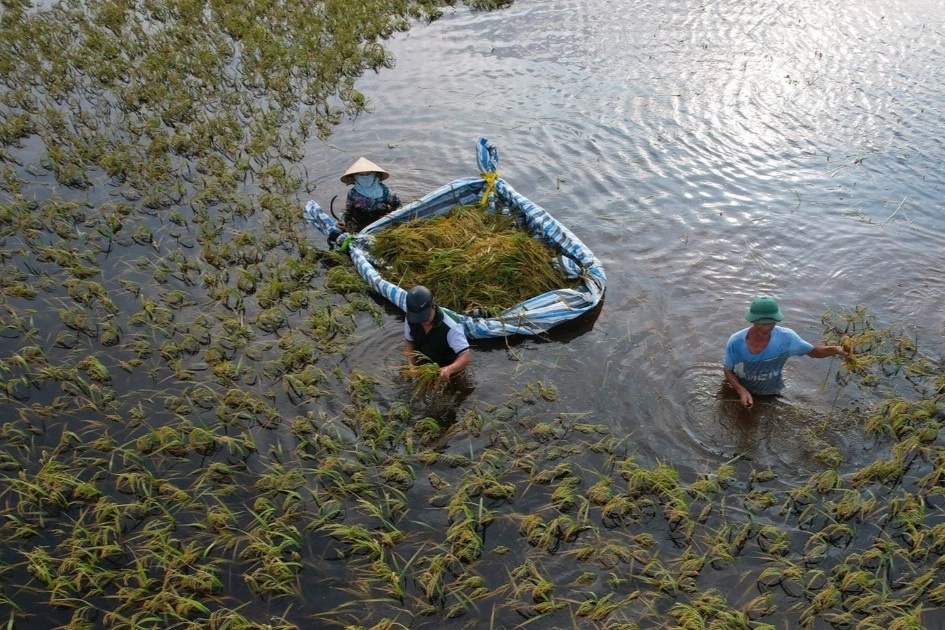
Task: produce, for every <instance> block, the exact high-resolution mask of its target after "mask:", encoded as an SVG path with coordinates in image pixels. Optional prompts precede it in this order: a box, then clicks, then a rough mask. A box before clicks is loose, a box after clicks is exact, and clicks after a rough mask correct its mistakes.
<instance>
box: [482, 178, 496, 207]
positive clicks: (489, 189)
mask: <svg viewBox="0 0 945 630" xmlns="http://www.w3.org/2000/svg"><path fill="white" fill-rule="evenodd" d="M479 176H480V177H482V178H483V179H484V180H486V190H485V192H483V193H482V201H480V202H479V203H480V204H481V205H483V206H484V205H486V202H488V201H489V195H491V194H492V193H494V192H495V180H497V179H499V174H498V173H479Z"/></svg>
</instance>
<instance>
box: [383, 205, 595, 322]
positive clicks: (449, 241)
mask: <svg viewBox="0 0 945 630" xmlns="http://www.w3.org/2000/svg"><path fill="white" fill-rule="evenodd" d="M371 253H372V254H373V255H374V256H375V257H376V258H377V259H378V260H380V261H382V263H383V264H384V265H386V267H387V271H386V275H387V276H388V277H389V278H392V279H393V280H394V281H395V282H397V283H398V284H400V285H402V286H414V285H418V284H422V285H424V286H426V287H428V288H429V289H430V290H431V291H433V294H434V295H435V296H436V297H437V301H438V302H439V303H440V304H442V305H443V306H445V307H446V308H449V309H451V310H454V311H457V312H461V313H473V312H476V311H479V312H480V313H486V314H489V315H496V314H498V313H501V312H502V311H504V310H506V309H508V308H510V307H512V306H515V305H516V304H518V303H520V302H524V301H525V300H527V299H529V298H533V297H535V296H537V295H541V294H542V293H546V292H548V291H553V290H555V289H560V288H563V287H574V286H577V285H578V283H577V282H574V281H566V280H564V279H563V278H562V277H561V275H560V274H559V273H558V272H557V271H556V270H555V268H554V267H553V266H552V264H551V261H552V258H554V256H555V255H556V254H557V252H555V251H554V250H552V249H551V248H550V247H549V246H548V245H546V244H545V243H543V242H542V241H540V240H538V239H535V238H533V237H532V236H531V234H529V232H528V231H526V230H525V229H523V228H520V227H518V226H516V224H515V220H514V218H513V217H512V216H510V215H506V214H500V213H497V212H488V211H486V210H485V209H484V208H482V207H481V206H472V205H470V206H456V207H455V208H453V209H452V210H450V211H449V212H447V213H446V214H444V215H442V216H439V217H435V218H432V219H427V220H424V221H410V222H407V223H403V224H400V225H397V226H394V227H392V228H389V229H387V230H384V231H383V232H381V233H380V234H378V235H377V239H376V241H375V242H374V244H373V245H372V247H371Z"/></svg>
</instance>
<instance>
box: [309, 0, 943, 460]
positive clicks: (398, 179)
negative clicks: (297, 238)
mask: <svg viewBox="0 0 945 630" xmlns="http://www.w3.org/2000/svg"><path fill="white" fill-rule="evenodd" d="M943 22H945V5H943V3H942V2H940V1H925V2H923V1H915V2H892V3H889V2H883V3H880V2H875V1H874V2H860V3H849V2H839V1H837V0H828V1H826V2H824V1H823V0H819V1H816V2H815V1H814V0H798V1H791V2H772V1H763V2H757V3H743V2H736V1H734V0H718V1H713V2H693V1H687V0H670V1H668V2H664V1H660V2H642V3H640V2H629V1H628V0H623V1H617V2H611V1H605V0H567V1H564V2H555V3H542V2H538V1H537V0H516V2H515V4H514V5H513V7H512V8H511V9H509V10H506V11H500V12H496V13H486V14H483V13H468V12H465V11H457V12H456V13H455V14H452V15H448V16H445V17H444V19H442V20H440V21H438V22H435V23H433V24H432V25H429V26H424V27H418V28H415V29H413V30H412V31H410V32H409V33H406V34H403V35H401V36H398V37H397V38H395V39H394V40H392V41H391V42H390V46H391V48H392V50H393V52H394V54H395V56H396V59H397V65H396V68H394V69H393V70H389V71H384V72H382V73H380V74H378V75H371V76H366V77H364V78H363V79H362V80H360V81H359V84H358V85H359V88H360V89H361V90H363V91H364V92H365V94H366V95H367V96H368V98H369V99H370V101H371V102H372V104H373V111H372V113H370V114H367V115H363V116H361V117H360V118H358V119H356V120H354V121H349V122H346V123H345V124H344V125H342V127H341V128H339V129H338V130H337V132H336V133H335V135H334V137H333V138H332V140H331V145H332V147H333V148H334V150H333V151H331V152H325V151H324V148H323V147H313V150H312V151H311V152H310V153H311V154H312V155H313V156H317V157H313V158H312V162H313V163H312V164H311V165H310V169H311V170H312V171H317V172H320V173H322V174H323V176H322V178H321V180H320V182H319V187H318V189H317V190H316V193H315V194H316V198H318V199H319V200H320V201H321V202H322V203H327V202H328V200H329V199H330V197H331V196H333V195H336V194H339V195H343V193H344V189H343V186H342V185H341V184H340V183H339V182H338V181H337V177H338V174H340V173H341V172H342V171H343V169H344V168H345V167H346V166H347V165H348V164H349V163H350V162H351V161H352V160H353V159H354V158H355V157H357V156H358V155H361V154H364V155H368V156H370V157H371V158H372V159H374V160H376V161H378V162H380V163H381V164H382V165H384V166H385V167H387V168H388V169H389V170H390V171H391V173H392V175H393V177H392V179H391V183H393V184H394V185H395V186H396V187H397V189H398V191H399V192H400V193H401V196H402V197H405V198H408V199H410V198H415V197H417V196H420V195H422V194H424V193H426V192H428V191H430V190H432V189H433V188H434V187H436V186H438V185H440V184H442V183H444V182H446V181H448V180H450V179H453V178H455V177H461V176H467V175H470V174H474V173H475V161H474V152H473V146H474V142H475V140H476V138H478V137H479V136H480V135H485V136H487V137H489V138H490V140H492V141H493V142H494V144H495V145H496V146H497V147H498V149H499V152H500V156H501V163H500V171H501V173H502V175H503V176H504V177H505V178H506V179H507V180H508V181H509V182H510V183H511V184H512V185H513V186H514V187H515V188H516V189H517V190H519V192H521V193H523V194H525V195H526V196H528V197H529V198H531V199H532V200H534V201H535V202H537V203H539V204H541V205H543V206H544V207H546V208H547V209H548V210H549V211H550V212H552V213H553V214H554V215H555V216H556V217H558V218H560V219H561V220H562V221H563V222H565V223H566V224H567V225H568V226H570V227H571V228H572V229H573V231H574V232H576V233H577V234H578V235H579V236H580V237H581V238H582V239H583V240H584V241H585V242H586V243H587V244H588V245H589V246H590V247H591V248H592V249H593V250H594V251H595V253H596V254H597V255H598V257H600V258H601V260H602V261H603V262H604V264H605V267H606V270H607V274H608V279H609V286H608V293H607V296H606V301H605V304H604V307H603V309H602V310H601V312H600V313H599V315H597V317H596V319H593V321H591V322H589V325H588V326H587V330H586V331H581V334H578V335H573V336H572V335H566V336H565V335H563V336H561V338H557V339H555V338H554V337H553V339H552V342H551V343H545V342H540V341H526V342H524V343H521V344H519V345H518V346H516V348H515V352H510V351H508V350H507V349H504V348H495V347H491V346H488V347H484V348H480V351H479V352H478V353H477V355H476V364H475V370H474V372H475V379H476V382H477V392H476V395H477V396H479V397H480V398H484V399H487V400H488V399H490V398H495V399H499V398H500V397H501V396H504V395H506V394H507V392H508V390H509V387H510V385H509V383H511V382H515V380H516V379H520V378H522V377H523V376H524V377H531V378H544V379H546V380H548V381H550V382H552V383H554V384H555V385H556V386H557V387H558V388H559V390H560V391H561V393H562V396H563V397H564V398H565V399H566V400H567V401H568V404H569V405H571V406H572V407H573V408H574V409H575V410H583V411H590V412H592V413H593V414H595V415H596V416H597V417H598V418H603V419H605V420H606V421H607V422H608V423H610V424H611V425H612V426H614V427H616V428H617V429H618V430H619V431H621V432H624V433H625V434H627V435H630V436H631V437H632V442H633V444H634V445H635V447H636V448H637V449H639V450H640V451H642V452H645V453H648V454H650V455H652V456H654V457H659V458H666V459H670V460H672V461H673V462H675V463H677V464H678V465H680V466H688V467H691V468H695V469H702V468H704V467H705V466H706V465H710V466H713V467H714V466H715V465H717V463H718V461H719V460H723V461H724V458H728V457H731V456H733V455H735V454H746V456H749V457H752V458H754V459H755V460H756V463H755V465H756V466H761V467H764V466H772V467H775V468H777V469H779V471H780V472H781V473H782V474H786V475H791V474H797V475H798V476H799V477H801V476H806V471H807V470H808V469H809V467H810V466H812V465H813V464H812V462H811V461H809V454H805V453H803V452H801V450H802V449H798V448H797V446H796V444H797V443H798V441H799V440H798V438H797V435H798V432H799V431H801V430H802V429H803V427H804V425H805V423H813V422H818V421H819V420H821V419H822V418H823V417H825V416H826V415H827V414H829V413H830V412H831V411H832V410H834V409H835V408H836V407H837V405H838V404H841V403H839V402H838V400H843V399H842V397H841V392H838V391H837V390H836V388H837V386H836V385H835V383H834V380H833V374H834V373H835V371H836V365H835V364H834V363H833V362H832V361H831V360H824V361H813V360H811V359H806V358H805V359H795V360H793V361H794V362H793V363H792V364H791V365H790V369H789V370H788V378H789V381H790V386H789V391H788V393H787V395H786V396H785V397H784V399H783V400H782V401H781V402H780V403H778V404H777V405H775V406H774V408H772V409H767V410H764V411H759V412H758V413H757V414H755V416H756V417H753V418H741V419H740V418H739V417H737V414H734V413H733V412H732V410H731V409H730V407H728V406H727V403H726V401H724V400H722V399H721V398H722V397H723V396H722V394H721V393H720V389H719V383H720V381H721V358H722V348H723V346H724V343H725V340H726V339H727V337H728V335H729V334H731V333H732V332H734V331H735V330H737V329H738V328H740V327H742V326H743V325H744V322H743V320H742V315H743V313H744V311H745V308H746V305H747V303H748V301H749V300H750V298H751V297H752V296H753V295H755V294H758V293H771V294H774V295H776V296H778V297H779V298H780V299H781V300H782V302H783V308H784V309H785V310H786V312H787V320H786V321H785V324H786V325H788V326H791V327H793V328H794V329H795V330H796V331H798V332H799V333H800V334H801V335H802V336H804V337H806V338H807V339H808V340H811V341H816V340H817V339H818V336H819V334H820V332H821V324H820V316H821V314H822V313H823V312H824V311H825V310H826V309H828V308H829V309H837V308H840V307H843V306H853V305H857V304H862V305H865V306H867V307H868V308H869V309H871V310H872V311H873V312H875V313H876V314H877V315H878V317H879V318H880V319H881V320H882V321H884V322H887V323H892V322H897V323H902V324H903V325H905V326H906V327H907V329H908V330H910V331H913V330H914V331H915V333H916V335H917V336H918V338H919V340H920V345H921V347H922V348H923V349H924V350H925V351H926V352H928V353H930V354H932V355H933V356H938V355H940V354H941V350H942V316H941V307H940V305H941V304H942V303H943V301H945V299H943V298H945V283H943V280H942V274H941V270H942V268H943V265H945V254H943V252H945V236H943V234H945V216H943V212H942V202H941V199H942V198H943V192H945V175H943V169H942V168H941V159H942V156H943V146H942V133H941V131H942V129H943V128H945V120H943V116H945V113H943V112H945V107H943V104H945V98H943V86H945V76H943V75H945V57H943V53H945V35H943V33H945V29H943ZM399 326H400V323H399V322H398V321H397V320H396V317H395V316H392V319H391V321H390V322H389V323H388V324H387V325H385V327H384V329H383V330H382V331H380V332H378V333H371V334H369V335H367V336H366V337H365V339H364V340H363V341H362V344H361V347H360V348H359V349H358V350H356V351H355V353H354V354H353V355H352V356H350V357H349V360H351V361H358V360H363V361H365V362H368V361H371V360H372V359H374V358H376V356H377V354H376V353H377V347H378V344H379V343H380V344H381V345H388V346H390V347H389V348H385V349H384V350H383V351H382V354H383V355H384V356H383V362H384V363H385V365H389V364H392V363H394V362H396V360H397V357H396V354H397V353H399V351H400V350H399V347H397V343H398V339H399V334H400V329H399ZM746 423H747V424H746ZM837 432H838V435H837V436H836V439H837V441H839V442H841V443H843V444H844V445H845V448H846V449H847V451H848V453H847V454H848V455H849V456H850V457H852V458H853V461H854V462H855V461H856V460H857V457H863V458H865V459H867V460H870V461H871V455H870V454H869V453H865V454H862V455H859V456H857V455H856V454H857V453H862V452H863V451H864V449H867V448H868V446H869V445H866V444H858V443H857V439H858V438H857V437H856V435H857V431H856V430H853V429H849V430H848V429H846V428H844V427H837Z"/></svg>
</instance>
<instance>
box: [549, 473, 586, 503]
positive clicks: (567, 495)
mask: <svg viewBox="0 0 945 630" xmlns="http://www.w3.org/2000/svg"><path fill="white" fill-rule="evenodd" d="M579 485H581V478H580V477H565V478H563V479H562V480H561V481H559V482H558V485H557V487H556V488H555V489H554V491H553V492H552V493H551V505H552V506H553V507H554V508H555V509H556V510H558V511H560V512H568V511H570V510H572V509H573V508H574V506H575V505H576V504H577V496H576V495H575V490H576V489H577V487H578V486H579Z"/></svg>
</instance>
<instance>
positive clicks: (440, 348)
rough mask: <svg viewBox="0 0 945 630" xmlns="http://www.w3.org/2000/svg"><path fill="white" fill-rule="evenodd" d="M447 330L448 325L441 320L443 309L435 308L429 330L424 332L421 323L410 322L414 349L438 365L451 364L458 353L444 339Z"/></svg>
mask: <svg viewBox="0 0 945 630" xmlns="http://www.w3.org/2000/svg"><path fill="white" fill-rule="evenodd" d="M449 330H450V329H449V326H447V325H446V322H444V321H443V311H442V310H441V309H439V308H437V309H436V316H434V318H433V326H432V327H431V328H430V332H424V330H423V324H410V335H411V336H412V337H413V346H414V349H415V350H416V351H417V352H419V353H421V354H422V355H423V356H424V357H426V358H427V359H428V360H429V362H431V363H436V364H437V365H439V366H440V367H443V366H445V365H449V364H451V363H452V362H453V361H455V360H456V357H457V356H458V355H457V354H456V353H455V352H453V349H452V348H450V344H449V342H448V341H447V340H446V334H447V333H448V332H449Z"/></svg>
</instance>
